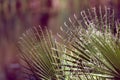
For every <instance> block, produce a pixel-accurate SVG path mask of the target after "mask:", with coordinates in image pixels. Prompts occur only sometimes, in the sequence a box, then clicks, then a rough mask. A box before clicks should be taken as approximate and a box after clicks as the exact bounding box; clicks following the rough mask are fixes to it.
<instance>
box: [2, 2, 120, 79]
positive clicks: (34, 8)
mask: <svg viewBox="0 0 120 80" xmlns="http://www.w3.org/2000/svg"><path fill="white" fill-rule="evenodd" d="M99 5H101V6H104V5H106V6H109V7H113V8H114V9H115V12H116V13H117V17H118V18H119V17H120V16H119V12H120V0H0V80H22V79H21V77H20V74H19V71H20V65H19V64H18V63H19V58H18V57H17V56H18V53H19V51H18V49H17V48H16V43H17V41H18V37H19V36H21V34H22V33H23V32H24V31H25V30H27V29H28V28H30V27H33V26H38V25H41V27H42V29H43V30H44V26H47V27H48V28H49V29H51V30H52V31H53V34H56V33H57V32H59V27H60V26H62V25H63V22H65V21H66V20H68V18H69V17H70V16H71V15H73V14H74V13H76V14H80V11H81V10H84V9H87V8H90V7H97V6H99Z"/></svg>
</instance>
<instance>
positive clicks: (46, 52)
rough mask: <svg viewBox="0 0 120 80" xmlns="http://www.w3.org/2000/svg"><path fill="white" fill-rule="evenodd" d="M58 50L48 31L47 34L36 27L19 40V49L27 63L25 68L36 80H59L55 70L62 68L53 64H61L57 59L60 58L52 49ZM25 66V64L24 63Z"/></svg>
mask: <svg viewBox="0 0 120 80" xmlns="http://www.w3.org/2000/svg"><path fill="white" fill-rule="evenodd" d="M53 47H54V48H58V47H57V45H56V44H55V39H54V38H53V36H52V35H51V32H49V31H48V30H47V29H46V30H45V32H43V31H42V30H41V27H34V28H32V29H29V30H27V31H26V32H25V33H24V34H23V35H22V37H21V38H20V40H19V49H20V51H21V53H22V54H21V59H22V60H23V61H24V62H25V64H24V66H25V69H27V71H24V72H25V73H28V75H30V76H33V77H34V78H35V80H41V79H45V80H49V79H59V78H58V77H57V72H56V70H55V69H60V66H57V65H53V63H60V61H59V60H58V59H56V58H54V56H56V57H60V54H58V52H57V51H53V50H52V49H51V48H53ZM22 64H23V63H22Z"/></svg>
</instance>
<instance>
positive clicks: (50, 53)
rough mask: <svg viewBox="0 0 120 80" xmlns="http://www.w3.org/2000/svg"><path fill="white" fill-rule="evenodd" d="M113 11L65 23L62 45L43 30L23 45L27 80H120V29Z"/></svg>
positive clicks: (87, 14)
mask: <svg viewBox="0 0 120 80" xmlns="http://www.w3.org/2000/svg"><path fill="white" fill-rule="evenodd" d="M114 15H115V14H114V10H113V9H110V8H106V7H105V9H102V8H101V7H99V8H92V9H87V10H86V11H82V12H81V15H80V16H79V17H76V15H74V18H72V19H70V18H69V22H66V23H64V26H63V27H61V31H62V34H58V36H59V37H60V39H61V41H62V42H59V41H56V39H55V38H54V37H53V36H52V34H51V32H50V31H49V30H47V29H46V31H45V32H43V31H42V30H41V27H40V26H39V27H35V28H32V29H29V30H27V31H26V32H25V33H24V34H23V36H22V37H21V38H20V41H19V49H20V51H21V54H20V55H21V60H23V61H24V62H25V63H24V62H22V64H23V67H24V70H23V71H24V73H25V74H26V75H24V77H26V78H28V79H29V80H119V79H120V61H119V58H120V40H119V37H120V33H119V31H120V28H119V21H118V20H117V19H116V18H115V16H114ZM63 34H64V35H63Z"/></svg>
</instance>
